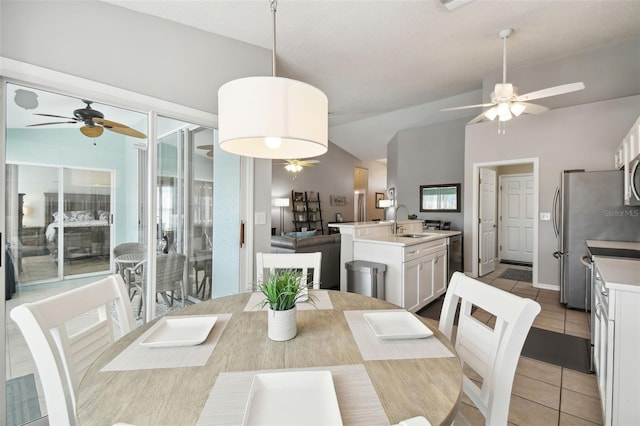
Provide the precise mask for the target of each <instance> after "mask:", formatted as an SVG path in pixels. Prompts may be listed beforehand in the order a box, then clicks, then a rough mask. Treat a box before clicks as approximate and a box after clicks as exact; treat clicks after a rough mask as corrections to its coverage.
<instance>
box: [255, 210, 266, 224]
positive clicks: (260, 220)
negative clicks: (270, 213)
mask: <svg viewBox="0 0 640 426" xmlns="http://www.w3.org/2000/svg"><path fill="white" fill-rule="evenodd" d="M254 223H255V224H256V225H266V224H267V213H265V212H256V214H255V218H254Z"/></svg>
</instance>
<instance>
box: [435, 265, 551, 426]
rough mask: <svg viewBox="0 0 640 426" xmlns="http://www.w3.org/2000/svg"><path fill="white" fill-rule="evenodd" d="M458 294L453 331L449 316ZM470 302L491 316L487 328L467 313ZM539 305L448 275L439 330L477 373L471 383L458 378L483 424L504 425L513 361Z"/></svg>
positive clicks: (453, 309) (453, 312) (517, 355)
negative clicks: (491, 322) (479, 379)
mask: <svg viewBox="0 0 640 426" xmlns="http://www.w3.org/2000/svg"><path fill="white" fill-rule="evenodd" d="M460 299H462V301H463V302H462V303H461V308H460V312H461V313H460V315H459V318H458V326H457V333H456V336H455V337H454V336H453V330H454V326H453V323H454V319H455V318H454V317H455V313H456V309H457V307H458V302H459V300H460ZM472 306H476V307H478V308H481V309H483V310H484V311H486V312H488V313H490V314H492V315H494V316H495V317H496V322H495V326H494V327H493V329H492V328H491V327H489V326H487V325H485V324H482V323H481V322H480V321H478V320H476V319H475V318H473V316H472V315H471V311H472V310H471V308H472ZM539 312H540V305H539V304H538V303H537V302H535V301H533V300H531V299H527V298H522V297H519V296H517V295H514V294H511V293H508V292H506V291H503V290H500V289H498V288H495V287H492V286H490V285H488V284H485V283H483V282H480V281H478V280H475V279H473V278H470V277H467V276H466V275H464V274H462V273H460V272H456V273H454V274H453V276H452V277H451V282H450V283H449V287H448V289H447V293H446V296H445V300H444V303H443V306H442V313H441V315H440V324H439V329H440V331H441V332H442V333H444V334H445V335H446V336H447V337H448V338H449V339H450V340H452V341H453V340H454V338H455V348H456V351H457V352H458V356H459V357H460V359H461V361H462V363H463V364H466V365H468V366H469V367H471V368H472V369H473V370H474V371H475V372H476V373H478V374H479V375H480V376H481V377H482V378H483V382H482V385H481V386H477V385H476V384H475V383H474V382H473V381H472V380H470V379H469V378H468V377H466V376H465V377H464V380H463V390H464V392H465V393H466V394H467V396H468V397H469V398H470V399H471V400H472V401H473V403H474V404H475V405H476V406H477V407H478V409H479V410H480V411H481V412H482V414H483V415H484V417H485V422H486V425H506V424H507V418H508V414H509V401H510V398H511V388H512V386H513V378H514V375H515V370H516V366H517V364H518V359H519V357H520V352H521V351H522V346H523V345H524V341H525V339H526V337H527V334H528V332H529V329H530V328H531V325H532V324H533V320H534V319H535V317H536V316H537V315H538V313H539Z"/></svg>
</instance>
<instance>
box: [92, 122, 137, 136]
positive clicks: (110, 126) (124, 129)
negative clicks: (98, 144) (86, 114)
mask: <svg viewBox="0 0 640 426" xmlns="http://www.w3.org/2000/svg"><path fill="white" fill-rule="evenodd" d="M93 122H94V123H97V124H100V125H101V126H103V127H104V128H105V129H107V130H111V131H112V132H115V133H120V134H121V135H125V136H131V137H134V138H141V139H144V138H146V137H147V135H145V134H144V133H141V132H139V131H137V130H135V129H132V128H131V127H129V126H127V125H126V124H122V123H118V122H115V121H111V120H105V119H104V118H97V117H96V118H94V119H93Z"/></svg>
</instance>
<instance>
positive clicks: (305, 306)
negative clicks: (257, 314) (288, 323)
mask: <svg viewBox="0 0 640 426" xmlns="http://www.w3.org/2000/svg"><path fill="white" fill-rule="evenodd" d="M309 293H310V294H312V295H313V297H315V299H316V300H315V302H316V304H315V306H313V305H312V304H311V303H308V302H298V303H296V306H297V308H298V310H299V311H308V310H313V309H333V304H332V303H331V299H330V298H329V292H328V291H326V290H324V291H323V290H311V291H310V292H309ZM263 299H264V294H262V293H261V292H259V291H254V292H253V293H251V297H249V301H248V302H247V304H246V305H245V307H244V310H245V311H259V310H260V302H262V300H263ZM262 310H263V311H266V310H267V307H266V306H265V307H264V308H263V309H262Z"/></svg>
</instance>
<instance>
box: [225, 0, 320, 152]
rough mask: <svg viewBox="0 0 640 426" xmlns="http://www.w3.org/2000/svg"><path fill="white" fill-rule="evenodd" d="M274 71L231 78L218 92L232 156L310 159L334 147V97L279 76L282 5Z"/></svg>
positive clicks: (226, 138)
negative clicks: (330, 117) (331, 109)
mask: <svg viewBox="0 0 640 426" xmlns="http://www.w3.org/2000/svg"><path fill="white" fill-rule="evenodd" d="M270 4H271V13H272V15H273V53H272V60H273V75H272V76H271V77H265V76H263V77H247V78H240V79H237V80H233V81H230V82H228V83H226V84H224V85H223V86H222V87H220V89H219V90H218V140H219V142H218V143H219V144H220V148H221V149H222V150H224V151H227V152H230V153H232V154H237V155H243V156H246V157H256V158H274V159H290V158H309V157H315V156H318V155H322V154H324V153H325V152H327V149H328V131H329V130H328V128H329V123H328V100H327V96H326V95H325V94H324V93H323V92H322V91H320V90H319V89H317V88H315V87H313V86H311V85H309V84H306V83H303V82H301V81H296V80H291V79H288V78H282V77H276V7H277V1H276V0H271V2H270Z"/></svg>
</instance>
